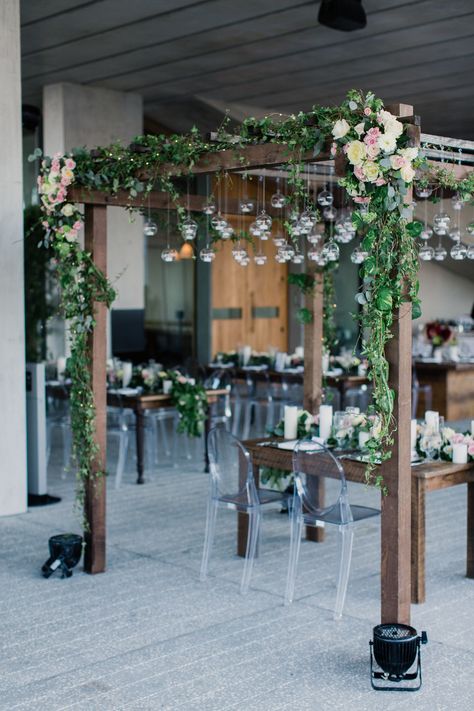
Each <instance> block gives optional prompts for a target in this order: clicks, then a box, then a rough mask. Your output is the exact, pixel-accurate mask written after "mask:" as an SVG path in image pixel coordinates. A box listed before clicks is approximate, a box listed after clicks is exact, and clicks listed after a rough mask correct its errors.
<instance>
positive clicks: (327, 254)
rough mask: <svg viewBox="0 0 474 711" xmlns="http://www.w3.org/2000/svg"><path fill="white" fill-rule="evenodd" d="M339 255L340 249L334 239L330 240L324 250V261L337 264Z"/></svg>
mask: <svg viewBox="0 0 474 711" xmlns="http://www.w3.org/2000/svg"><path fill="white" fill-rule="evenodd" d="M339 254H340V252H339V247H338V245H337V244H336V242H335V241H334V240H333V239H330V240H329V242H326V244H325V245H324V247H323V250H322V256H323V257H324V259H326V260H327V261H328V262H337V260H338V259H339Z"/></svg>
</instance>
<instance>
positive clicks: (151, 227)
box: [143, 220, 158, 237]
mask: <svg viewBox="0 0 474 711" xmlns="http://www.w3.org/2000/svg"><path fill="white" fill-rule="evenodd" d="M157 232H158V225H157V224H156V222H153V220H147V221H146V222H145V224H144V225H143V234H144V235H145V237H154V236H155V235H156V233H157Z"/></svg>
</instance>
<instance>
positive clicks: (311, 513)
mask: <svg viewBox="0 0 474 711" xmlns="http://www.w3.org/2000/svg"><path fill="white" fill-rule="evenodd" d="M293 476H294V495H293V506H292V508H291V542H290V559H289V564H288V575H287V583H286V591H285V604H286V605H289V604H290V603H291V602H292V601H293V597H294V592H295V582H296V571H297V566H298V558H299V553H300V546H301V534H302V531H303V526H317V525H318V523H323V524H328V525H329V524H330V525H335V526H338V528H339V531H340V533H341V558H340V564H339V575H338V581H337V593H336V604H335V607H334V619H339V618H340V617H341V615H342V610H343V607H344V602H345V599H346V592H347V583H348V580H349V571H350V565H351V557H352V542H353V538H354V531H353V528H354V524H355V523H356V522H359V521H362V520H364V519H367V518H372V517H373V516H378V514H379V513H380V511H379V510H378V509H373V508H369V507H367V506H351V504H350V503H349V497H348V492H347V482H346V478H345V475H344V469H343V467H342V464H341V463H340V461H339V460H338V459H336V458H335V457H334V456H333V454H331V452H330V451H329V450H328V449H326V447H324V445H322V444H318V443H316V442H314V441H313V440H312V439H311V437H306V438H304V439H302V440H300V441H299V442H298V443H297V444H296V447H295V450H294V453H293ZM326 479H332V480H335V481H336V482H338V483H339V485H340V486H339V492H338V495H337V498H336V499H335V501H333V502H331V503H330V504H329V505H325V504H324V503H323V502H322V501H320V500H319V497H318V492H319V491H321V490H322V491H324V489H323V485H324V483H325V480H326Z"/></svg>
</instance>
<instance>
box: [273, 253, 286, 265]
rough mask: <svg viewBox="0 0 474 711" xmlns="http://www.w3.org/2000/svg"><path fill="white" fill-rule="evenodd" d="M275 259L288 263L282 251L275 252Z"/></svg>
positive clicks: (279, 262) (280, 262)
mask: <svg viewBox="0 0 474 711" xmlns="http://www.w3.org/2000/svg"><path fill="white" fill-rule="evenodd" d="M275 261H276V262H278V264H286V259H285V257H284V256H283V255H282V254H281V252H280V251H278V252H277V253H276V254H275Z"/></svg>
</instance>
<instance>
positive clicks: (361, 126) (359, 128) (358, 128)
mask: <svg viewBox="0 0 474 711" xmlns="http://www.w3.org/2000/svg"><path fill="white" fill-rule="evenodd" d="M364 129H365V125H364V122H363V121H361V122H360V123H358V124H357V126H354V131H355V132H356V133H357V135H358V136H362V134H363V133H364Z"/></svg>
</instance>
